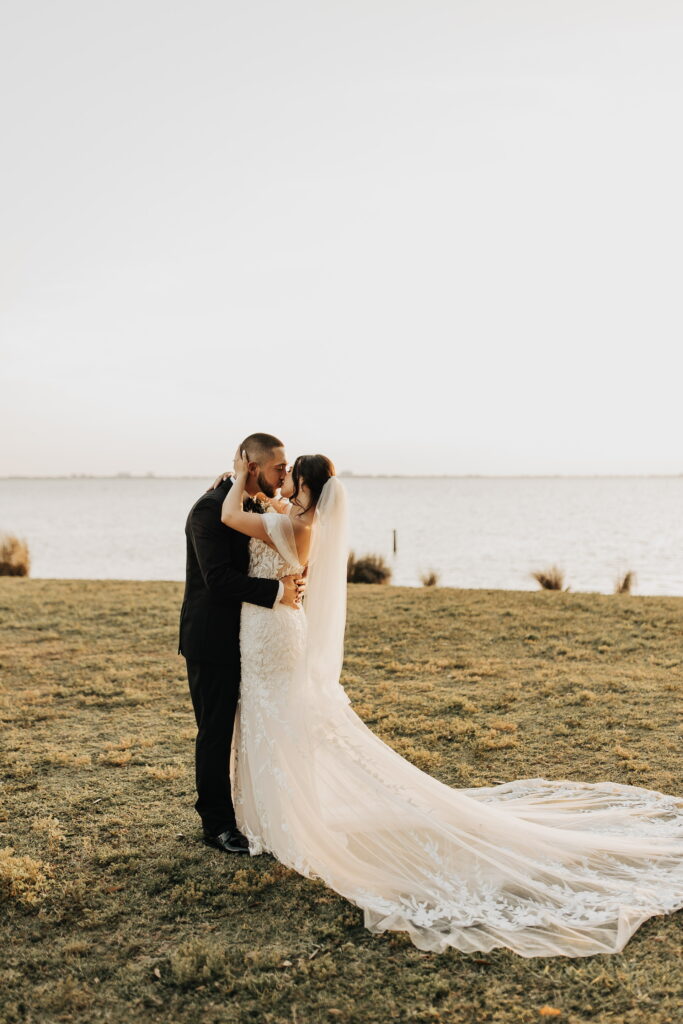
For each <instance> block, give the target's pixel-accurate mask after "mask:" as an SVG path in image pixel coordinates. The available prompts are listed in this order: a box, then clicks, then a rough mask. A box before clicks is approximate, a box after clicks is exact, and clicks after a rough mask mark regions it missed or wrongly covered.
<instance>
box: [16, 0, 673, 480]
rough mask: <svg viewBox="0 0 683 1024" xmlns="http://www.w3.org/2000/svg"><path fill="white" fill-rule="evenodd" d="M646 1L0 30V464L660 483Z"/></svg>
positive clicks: (223, 8) (73, 23) (246, 10)
mask: <svg viewBox="0 0 683 1024" xmlns="http://www.w3.org/2000/svg"><path fill="white" fill-rule="evenodd" d="M681 54H683V5H682V4H681V3H680V0H671V2H665V0H638V2H635V0H632V2H629V0H610V2H607V0H563V2H558V0H534V2H532V0H444V2H437V0H409V2H408V0H384V2H380V0H339V2H329V0H327V2H326V0H310V2H301V0H292V2H283V0H274V2H260V0H248V2H246V3H245V2H240V3H236V2H232V0H192V2H189V0H185V2H174V0H116V2H110V0H97V2H93V0H58V2H55V0H22V3H9V2H7V3H5V4H4V6H3V8H2V12H1V13H0V96H1V97H2V99H1V100H0V102H1V103H2V111H1V113H0V138H1V140H2V149H3V153H2V159H1V160H0V177H1V180H2V189H1V192H0V218H1V220H0V330H1V338H0V369H1V373H2V392H1V396H0V436H1V438H2V443H1V445H0V475H7V474H53V473H54V474H61V473H116V472H119V471H130V472H133V473H144V472H147V471H152V472H155V473H158V474H170V475H182V474H194V473H197V474H207V475H213V474H214V473H216V474H217V473H218V472H219V471H221V470H222V469H224V468H226V467H227V465H228V464H229V462H230V459H231V457H232V452H233V449H234V446H235V444H236V443H237V441H238V440H239V439H240V437H241V436H243V435H244V434H246V433H248V432H250V431H253V430H267V431H271V432H274V433H276V434H279V435H281V436H282V437H283V438H284V439H285V441H286V442H287V446H288V454H289V455H290V457H293V456H294V455H296V454H298V453H300V452H302V451H303V452H307V451H322V452H324V453H325V454H327V455H329V456H331V457H332V458H333V459H334V461H335V462H336V463H337V466H338V468H339V469H351V470H354V471H355V472H359V473H360V472H378V473H394V472H405V473H410V472H418V473H419V472H424V473H439V472H442V473H454V474H459V473H491V474H496V473H505V474H507V473H512V474H514V473H681V472H683V451H682V449H681V437H682V436H683V415H682V413H681V404H682V403H681V387H682V383H681V381H682V372H683V357H682V355H681V353H682V341H683V330H682V328H683V309H682V305H681V303H682V299H681V284H682V282H683V184H682V183H683V133H682V131H681V123H682V113H683V111H682V105H683V103H682V101H683V61H682V60H681Z"/></svg>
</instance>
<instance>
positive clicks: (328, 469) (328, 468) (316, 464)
mask: <svg viewBox="0 0 683 1024" xmlns="http://www.w3.org/2000/svg"><path fill="white" fill-rule="evenodd" d="M336 475H337V471H336V469H335V468H334V463H333V462H332V460H331V459H328V457H327V456H326V455H299V457H298V458H297V460H296V462H295V463H294V465H293V466H292V483H293V484H294V492H293V494H292V497H291V498H290V501H291V502H292V505H297V506H298V507H299V508H300V509H301V511H302V512H308V510H309V508H311V507H312V506H313V505H317V504H318V500H319V498H320V494H321V491H322V489H323V487H324V486H325V484H326V483H327V481H328V480H329V479H330V477H331V476H336ZM302 483H304V484H306V486H307V487H308V489H309V491H310V492H311V501H310V504H309V505H307V506H306V508H303V506H302V505H301V502H300V501H299V500H298V499H299V489H300V487H301V484H302Z"/></svg>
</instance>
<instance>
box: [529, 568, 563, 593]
mask: <svg viewBox="0 0 683 1024" xmlns="http://www.w3.org/2000/svg"><path fill="white" fill-rule="evenodd" d="M531 576H532V578H533V579H535V580H536V582H537V583H538V584H539V586H540V587H541V589H542V590H564V589H565V585H564V571H563V570H562V569H559V568H558V567H557V566H556V565H551V566H550V568H549V569H540V570H538V571H537V572H532V574H531ZM566 589H567V590H569V587H567V588H566Z"/></svg>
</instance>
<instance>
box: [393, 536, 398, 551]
mask: <svg viewBox="0 0 683 1024" xmlns="http://www.w3.org/2000/svg"><path fill="white" fill-rule="evenodd" d="M393 534H394V554H396V552H397V550H398V544H397V536H396V530H394V531H393Z"/></svg>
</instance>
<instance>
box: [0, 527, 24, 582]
mask: <svg viewBox="0 0 683 1024" xmlns="http://www.w3.org/2000/svg"><path fill="white" fill-rule="evenodd" d="M30 569H31V556H30V554H29V550H28V544H27V543H26V541H25V540H19V538H18V537H13V536H12V535H11V534H8V533H4V534H0V576H28V574H29V571H30Z"/></svg>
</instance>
